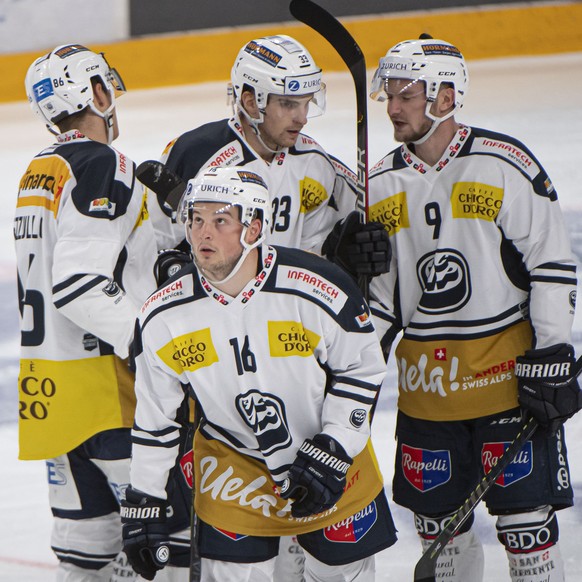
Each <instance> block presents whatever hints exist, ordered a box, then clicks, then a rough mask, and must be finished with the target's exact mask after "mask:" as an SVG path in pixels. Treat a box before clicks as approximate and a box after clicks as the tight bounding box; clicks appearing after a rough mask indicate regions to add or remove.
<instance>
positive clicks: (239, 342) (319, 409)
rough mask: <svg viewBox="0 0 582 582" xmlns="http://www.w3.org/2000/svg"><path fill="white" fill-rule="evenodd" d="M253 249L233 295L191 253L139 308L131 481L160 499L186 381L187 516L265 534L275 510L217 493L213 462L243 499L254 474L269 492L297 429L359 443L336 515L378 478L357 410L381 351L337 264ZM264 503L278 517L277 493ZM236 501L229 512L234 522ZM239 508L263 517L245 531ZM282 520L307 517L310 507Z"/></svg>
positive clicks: (370, 390)
mask: <svg viewBox="0 0 582 582" xmlns="http://www.w3.org/2000/svg"><path fill="white" fill-rule="evenodd" d="M261 252H262V270H261V271H260V273H259V274H258V275H257V277H256V278H254V279H253V280H251V281H250V282H249V283H248V284H247V286H246V287H245V288H244V290H243V291H242V292H241V293H240V294H239V295H238V296H237V297H236V298H232V297H229V296H226V295H224V294H223V293H221V292H220V291H219V290H218V289H216V288H214V287H213V286H212V285H211V283H210V282H209V281H208V280H206V279H205V278H204V277H203V276H202V275H201V274H200V273H199V272H198V271H197V270H196V268H195V267H194V265H192V266H191V267H185V268H183V269H182V271H180V273H178V275H176V276H175V277H173V278H172V279H171V280H170V281H169V283H168V285H167V286H166V287H164V288H161V289H160V290H158V291H157V292H156V293H154V294H153V295H152V296H151V297H150V298H149V299H148V300H147V301H146V303H145V305H144V307H143V308H142V311H141V315H140V318H139V323H140V329H141V332H140V333H141V335H140V336H138V340H139V338H141V344H140V343H139V341H138V342H136V343H137V352H138V355H137V358H136V363H137V374H136V395H137V409H136V419H135V427H134V430H133V453H132V468H131V483H132V486H133V487H135V488H136V489H139V490H141V491H144V492H146V493H148V494H150V495H153V496H156V497H161V498H165V496H166V493H165V488H166V483H167V479H168V474H169V472H170V470H171V469H172V468H173V467H174V463H175V460H176V456H177V453H178V446H179V441H180V439H179V426H180V425H179V423H178V422H177V421H176V414H177V411H178V409H179V407H180V404H181V403H182V401H183V399H184V393H185V390H187V389H188V388H187V387H188V385H189V386H191V390H192V391H193V395H194V396H195V398H196V401H197V403H199V405H200V407H201V410H202V413H203V414H202V416H203V421H202V425H201V427H200V429H199V434H198V435H197V438H196V440H195V445H194V458H195V461H196V464H195V470H194V474H195V476H196V479H197V488H196V491H197V494H196V503H197V506H196V510H197V513H198V515H199V516H200V517H201V518H202V519H204V520H205V521H208V522H209V523H211V524H213V525H216V526H217V527H226V528H228V527H230V531H237V532H239V533H252V532H253V531H255V532H260V531H263V534H262V535H274V533H276V532H277V531H278V530H277V529H276V528H275V529H274V530H272V533H271V534H267V533H265V532H266V531H268V528H269V524H271V525H272V522H273V520H274V519H275V518H276V516H274V515H269V516H268V518H267V517H266V516H265V515H264V512H263V510H264V507H262V506H263V505H264V503H259V502H258V501H257V503H258V505H256V504H254V503H250V502H249V503H243V501H241V500H240V496H238V495H234V493H233V492H232V491H231V492H230V493H231V495H230V497H229V496H228V495H227V494H225V495H224V496H222V497H221V496H219V495H218V492H217V488H218V487H219V485H218V484H217V483H216V480H215V479H214V485H209V483H208V481H209V480H212V479H210V477H209V473H216V471H217V470H216V465H218V466H221V463H222V464H223V466H224V471H225V472H226V473H228V474H229V475H231V476H232V474H233V471H234V470H235V469H236V470H237V471H241V472H242V474H243V475H244V476H245V477H244V478H248V482H245V485H244V487H245V491H247V495H246V498H247V499H248V497H250V493H249V492H250V491H251V489H253V484H256V479H258V480H260V481H261V483H263V484H265V487H266V494H267V495H268V496H270V497H273V488H274V486H275V484H281V482H282V480H283V479H284V478H285V476H286V473H287V471H288V469H289V466H290V464H291V463H292V462H293V461H294V459H295V456H296V453H297V450H298V448H299V447H300V446H301V444H302V443H303V441H304V439H306V438H312V437H313V436H314V435H316V434H317V433H320V432H325V433H326V434H328V435H329V436H331V437H333V438H335V439H336V440H337V441H338V442H339V443H340V444H341V445H342V446H343V447H344V448H345V450H346V452H347V453H348V454H349V455H350V456H352V457H355V456H356V455H359V454H360V453H361V457H362V459H363V460H361V461H360V464H359V465H358V464H357V463H354V467H356V469H355V473H354V475H356V477H355V481H354V483H353V490H352V492H351V494H350V495H351V496H352V501H351V503H352V507H351V508H350V509H349V511H352V513H347V514H346V517H347V516H349V515H352V514H353V513H354V512H355V511H358V510H360V509H361V508H362V507H365V506H366V503H370V502H371V500H373V499H374V497H375V495H377V493H378V492H379V491H380V490H381V488H382V479H381V478H380V477H379V472H378V469H377V466H375V461H374V458H373V453H371V448H370V447H371V445H370V444H369V436H370V426H369V415H370V410H371V408H372V406H373V404H374V402H375V400H376V396H377V391H378V389H379V385H380V384H381V382H382V380H383V377H384V375H385V364H384V359H383V357H382V353H381V350H380V345H379V342H378V339H377V337H376V334H375V333H374V328H373V326H372V324H371V319H370V318H369V311H368V307H367V306H366V305H365V302H364V301H363V298H362V296H361V293H360V292H359V290H358V289H357V287H356V286H355V284H354V283H353V281H352V280H351V279H350V278H349V276H347V275H346V274H345V273H343V272H342V271H341V270H340V269H339V268H338V267H336V266H335V265H333V264H331V263H329V262H328V261H325V260H324V259H322V258H320V257H318V256H316V255H313V254H311V253H305V252H303V251H299V250H296V249H286V248H282V247H270V246H267V245H264V246H262V247H261ZM362 463H363V464H362ZM243 465H244V466H243ZM229 467H230V469H229ZM363 467H364V468H363ZM257 472H258V473H257ZM251 474H255V476H256V475H257V474H258V477H256V479H255V478H250V475H251ZM235 475H236V479H239V478H241V477H240V473H237V472H236V471H235ZM352 477H353V475H352ZM352 477H350V474H348V480H349V479H351V478H352ZM224 478H226V477H224ZM224 478H223V480H224ZM244 478H241V479H243V481H244ZM236 479H235V477H233V481H236ZM219 481H220V480H219ZM223 485H224V483H223ZM246 486H248V487H249V488H250V489H246ZM224 487H225V488H227V487H226V485H224ZM239 487H240V488H243V486H242V485H241V482H239ZM209 496H211V497H212V500H207V501H205V499H207V498H208V497H209ZM217 496H218V497H221V499H222V501H223V502H224V503H225V506H224V507H222V508H221V507H220V505H219V502H220V499H219V500H217ZM342 499H343V498H342ZM366 499H367V501H366ZM255 501H256V500H255ZM278 503H279V504H282V507H280V508H279V509H280V511H281V512H282V513H281V515H279V518H280V519H281V520H282V521H284V522H287V521H288V520H289V519H291V518H290V514H289V508H288V503H287V502H284V501H283V500H280V499H279V500H278ZM229 504H230V505H229ZM273 504H274V505H276V504H277V498H275V499H274V500H273ZM353 504H356V507H354V506H353ZM360 504H361V505H360ZM209 507H211V508H213V509H209ZM237 511H240V512H242V514H243V516H242V517H241V519H240V523H236V524H235V521H234V518H233V515H234V514H236V513H237ZM233 512H234V513H233ZM257 513H259V514H261V515H260V516H257V515H256V514H257ZM253 514H255V517H257V518H259V517H260V518H265V519H266V520H267V522H268V523H266V524H262V525H261V526H260V527H259V526H257V527H256V529H253V528H252V527H251V529H250V530H249V527H250V526H249V520H250V521H252V517H253ZM220 519H223V521H222V522H221V521H220ZM336 521H338V520H337V519H335V520H334V521H332V523H335V522H336ZM235 525H236V527H235ZM295 525H296V526H303V527H306V528H307V529H308V530H309V529H317V527H318V525H317V524H314V523H312V522H311V520H310V521H309V523H307V524H299V523H297V524H295ZM241 528H242V529H241ZM265 528H267V529H265ZM279 533H281V532H279Z"/></svg>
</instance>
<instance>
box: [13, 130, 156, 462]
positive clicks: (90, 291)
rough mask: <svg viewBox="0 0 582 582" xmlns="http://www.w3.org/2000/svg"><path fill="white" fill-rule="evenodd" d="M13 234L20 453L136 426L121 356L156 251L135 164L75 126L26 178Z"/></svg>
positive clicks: (44, 454)
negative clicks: (18, 330) (18, 321)
mask: <svg viewBox="0 0 582 582" xmlns="http://www.w3.org/2000/svg"><path fill="white" fill-rule="evenodd" d="M14 238H15V246H16V258H17V268H18V295H19V303H20V314H21V367H20V378H19V393H20V458H22V459H45V458H51V457H55V456H57V455H60V454H63V453H65V452H67V451H70V450H71V449H73V448H74V447H76V446H77V445H79V444H80V443H81V442H83V441H85V440H86V439H87V438H89V437H91V436H92V435H93V434H95V433H97V432H100V431H102V430H106V429H110V428H118V427H130V426H131V425H132V420H133V412H134V405H135V397H134V394H133V377H132V375H131V374H130V373H129V370H128V368H127V363H126V362H124V361H122V358H126V357H127V356H128V347H129V343H130V341H131V339H132V337H133V330H134V327H135V318H136V316H137V313H138V311H139V307H140V306H141V305H142V304H143V302H144V300H145V299H146V298H147V296H148V295H149V294H150V293H151V292H152V291H153V290H154V289H155V287H156V284H155V279H154V275H153V265H154V262H155V259H156V252H157V251H156V247H155V242H154V233H153V226H152V223H151V221H150V220H149V216H148V211H147V205H146V198H145V192H144V189H143V188H142V186H141V185H140V183H139V182H137V181H136V180H135V177H134V164H133V162H132V161H131V160H129V159H128V158H126V157H125V156H124V155H123V154H121V153H119V152H117V151H116V150H114V149H113V148H112V147H110V146H107V145H104V144H101V143H98V142H95V141H92V140H90V139H88V138H86V137H85V136H83V135H82V134H80V133H79V132H78V131H76V130H73V131H70V132H67V133H64V134H62V135H60V136H58V140H57V143H55V144H54V145H52V146H51V147H49V148H47V149H45V150H44V151H42V152H41V153H40V154H38V155H37V156H36V157H35V158H34V159H33V160H32V162H31V163H30V165H29V167H28V169H27V170H26V172H25V174H24V176H23V177H22V180H21V182H20V189H19V192H18V201H17V209H16V215H15V219H14Z"/></svg>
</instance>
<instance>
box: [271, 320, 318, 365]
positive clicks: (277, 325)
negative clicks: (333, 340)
mask: <svg viewBox="0 0 582 582" xmlns="http://www.w3.org/2000/svg"><path fill="white" fill-rule="evenodd" d="M267 326H268V332H269V351H270V355H271V357H272V358H287V357H289V356H301V357H303V358H306V357H309V356H311V355H312V354H313V350H314V349H315V348H316V347H317V344H319V342H320V340H321V338H320V337H319V336H318V335H317V334H316V333H313V332H312V331H309V330H308V329H305V328H304V327H303V325H302V324H301V322H299V321H269V322H268V323H267Z"/></svg>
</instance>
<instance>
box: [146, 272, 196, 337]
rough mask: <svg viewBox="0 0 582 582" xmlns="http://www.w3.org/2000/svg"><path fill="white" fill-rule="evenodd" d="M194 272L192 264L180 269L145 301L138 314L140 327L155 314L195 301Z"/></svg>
mask: <svg viewBox="0 0 582 582" xmlns="http://www.w3.org/2000/svg"><path fill="white" fill-rule="evenodd" d="M195 272H196V268H195V266H194V264H192V265H186V266H184V267H182V269H180V270H179V271H178V272H177V273H176V274H175V275H174V276H172V277H170V278H169V279H168V280H167V281H166V282H165V283H164V284H163V285H161V286H160V287H159V288H158V289H156V290H155V291H154V292H153V293H152V294H151V295H150V296H149V297H148V298H147V299H146V300H145V303H144V304H143V305H142V307H141V310H140V313H139V319H140V321H141V322H142V326H143V325H145V323H146V322H147V321H148V320H149V319H151V318H152V317H153V316H154V315H156V314H157V313H159V312H161V311H165V310H166V309H170V308H171V307H173V306H175V305H176V304H182V303H185V302H189V301H192V300H194V299H195V286H196V285H195Z"/></svg>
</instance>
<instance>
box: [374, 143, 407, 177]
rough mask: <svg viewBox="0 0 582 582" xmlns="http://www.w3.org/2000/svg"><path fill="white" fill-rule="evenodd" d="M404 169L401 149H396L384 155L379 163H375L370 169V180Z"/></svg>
mask: <svg viewBox="0 0 582 582" xmlns="http://www.w3.org/2000/svg"><path fill="white" fill-rule="evenodd" d="M405 167H406V163H405V162H404V158H403V157H402V148H400V147H398V148H396V149H394V150H392V151H391V152H390V153H388V154H386V155H385V156H384V157H383V158H382V159H381V160H380V161H378V162H376V164H374V165H373V166H372V168H370V172H369V174H370V178H371V177H372V176H379V175H380V174H384V173H385V172H390V171H392V170H400V169H402V168H405Z"/></svg>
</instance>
